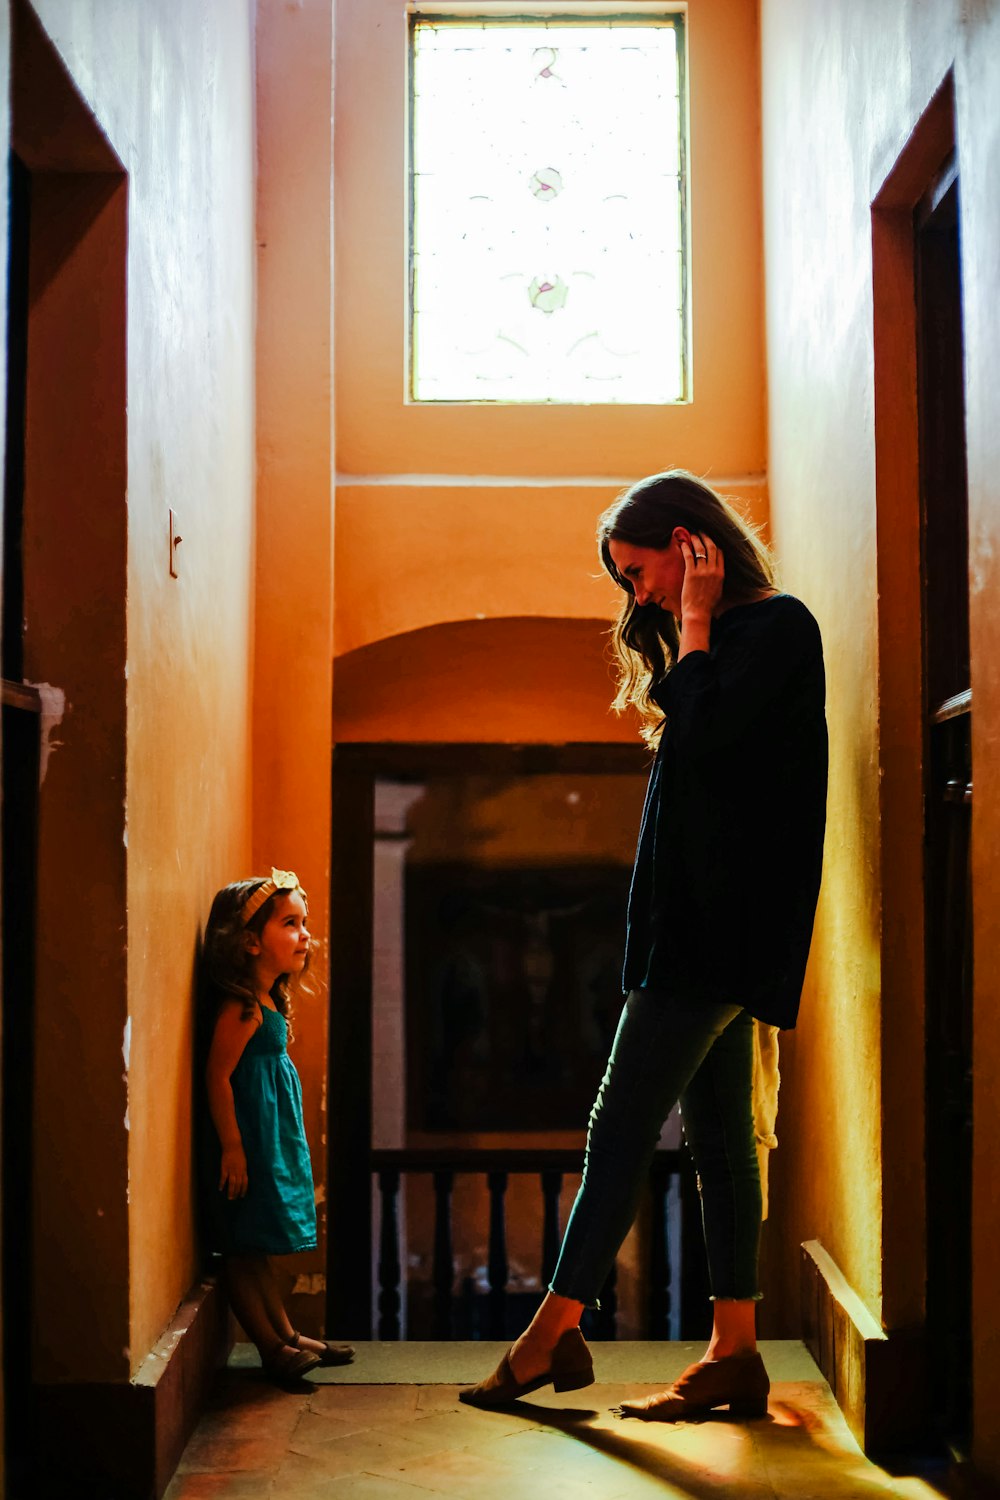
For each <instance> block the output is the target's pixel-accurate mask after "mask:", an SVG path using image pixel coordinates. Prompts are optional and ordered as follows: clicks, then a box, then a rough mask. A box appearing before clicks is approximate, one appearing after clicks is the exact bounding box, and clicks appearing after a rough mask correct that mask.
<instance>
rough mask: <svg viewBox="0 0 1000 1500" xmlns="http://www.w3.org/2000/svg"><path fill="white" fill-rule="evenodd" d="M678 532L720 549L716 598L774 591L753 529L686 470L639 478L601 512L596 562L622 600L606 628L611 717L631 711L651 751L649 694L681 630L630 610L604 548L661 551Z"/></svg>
mask: <svg viewBox="0 0 1000 1500" xmlns="http://www.w3.org/2000/svg"><path fill="white" fill-rule="evenodd" d="M677 526H683V527H684V528H685V529H686V530H688V531H693V532H697V533H698V534H699V535H700V536H707V537H710V538H711V540H712V541H713V542H714V543H715V545H716V546H717V547H718V548H719V549H720V550H721V552H722V555H723V558H724V560H725V569H726V574H725V584H724V587H723V595H722V597H723V599H724V600H725V601H726V603H727V604H739V603H741V602H743V601H747V600H750V599H752V598H756V597H757V596H758V595H759V594H760V593H761V592H762V591H764V590H768V589H773V588H774V587H775V566H774V561H773V559H772V557H771V554H770V552H769V551H768V549H767V547H766V546H765V544H764V543H763V542H762V541H761V539H760V535H759V532H758V529H757V528H756V527H755V526H753V525H751V523H750V522H749V521H746V520H744V518H743V517H742V516H741V515H740V514H739V512H738V511H737V510H736V509H735V508H734V507H733V506H732V505H731V504H730V502H729V501H728V500H725V499H723V497H722V496H721V495H718V494H716V492H715V490H713V489H712V487H711V485H708V484H705V482H704V480H701V479H698V478H696V476H695V475H694V474H689V473H688V472H687V470H686V469H667V470H665V471H664V472H663V473H662V474H651V475H650V476H649V478H648V479H640V480H639V481H638V483H637V484H633V485H632V486H631V487H630V488H629V489H627V490H626V491H625V493H624V494H623V495H619V497H618V499H617V500H616V501H615V502H614V504H613V505H610V506H609V507H608V509H607V510H606V511H605V512H604V514H603V515H602V516H601V518H600V520H599V521H598V523H597V544H598V547H599V549H600V555H601V562H602V564H603V565H604V567H605V568H606V569H607V571H608V573H609V574H610V575H611V577H612V578H613V579H614V581H615V583H616V584H617V585H618V587H619V588H620V589H621V590H622V592H623V593H624V594H625V596H626V597H625V599H624V600H623V602H622V606H621V609H620V610H619V613H618V618H617V620H616V621H615V623H614V625H613V627H612V630H611V649H612V655H613V658H614V662H615V666H616V668H617V685H618V690H617V692H616V694H615V697H614V699H613V701H612V705H611V706H612V708H613V709H614V710H615V712H616V713H622V712H623V711H624V710H625V709H626V708H629V707H634V708H635V709H636V710H637V711H638V713H639V715H640V718H641V719H642V726H641V730H640V733H641V734H642V736H643V738H644V739H645V740H646V741H647V742H648V743H649V744H654V745H655V744H656V743H657V742H658V740H659V737H660V734H661V732H662V728H663V714H662V712H661V711H660V709H659V708H658V707H657V706H656V704H655V703H654V702H653V700H652V698H651V696H650V692H651V689H652V688H653V687H654V686H655V685H656V684H657V683H658V682H661V681H662V680H663V678H664V677H665V676H666V674H667V673H668V672H669V671H670V669H671V667H672V666H673V665H674V662H675V661H676V659H677V649H678V646H679V644H680V626H679V623H678V621H677V619H676V618H675V616H674V615H672V614H670V613H669V611H667V610H663V609H660V608H659V607H658V606H657V605H655V604H636V602H635V591H634V589H633V587H632V583H631V581H630V580H629V579H628V578H626V577H625V575H624V574H623V573H619V571H618V569H617V568H616V567H615V565H614V562H613V561H612V559H611V552H610V547H609V543H610V542H612V541H619V542H628V543H630V544H631V545H632V546H633V547H655V548H657V549H658V550H662V549H665V548H667V547H669V546H670V545H671V543H672V538H673V533H674V528H675V527H677Z"/></svg>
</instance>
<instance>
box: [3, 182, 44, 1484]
mask: <svg viewBox="0 0 1000 1500" xmlns="http://www.w3.org/2000/svg"><path fill="white" fill-rule="evenodd" d="M8 186H9V200H8V212H9V220H8V223H9V234H10V250H9V256H8V271H7V420H6V445H5V450H4V518H3V527H4V550H3V557H4V580H3V583H4V598H3V645H2V660H3V725H2V734H3V861H2V879H3V934H4V943H3V1019H2V1026H3V1080H2V1087H3V1113H2V1126H0V1128H2V1132H3V1156H2V1169H0V1181H2V1194H3V1198H2V1202H3V1223H4V1236H3V1253H2V1281H0V1287H2V1295H3V1309H4V1319H3V1385H4V1468H5V1474H6V1480H7V1484H8V1486H9V1489H10V1491H11V1493H12V1494H15V1495H17V1494H20V1493H21V1492H22V1489H23V1487H24V1486H25V1485H26V1483H27V1482H28V1479H29V1472H28V1466H29V1450H28V1443H27V1433H28V1431H29V1422H30V1415H31V1382H30V1364H29V1362H28V1360H27V1359H26V1358H25V1353H26V1351H27V1350H28V1349H30V1347H31V1338H32V1309H33V1306H34V1285H33V1256H32V1235H31V1219H32V1148H31V1142H32V1129H31V1126H32V1085H31V1079H32V1073H33V1057H34V990H35V983H34V968H35V964H34V954H35V889H36V881H35V866H36V860H37V851H38V775H39V755H40V740H41V699H40V695H39V693H38V691H37V690H36V689H35V688H31V687H26V686H24V685H23V682H22V679H23V676H24V568H23V555H22V537H23V522H24V422H25V410H26V401H27V363H28V246H29V238H30V225H31V174H30V172H29V171H28V169H27V168H26V167H25V165H24V163H23V162H22V161H21V160H20V158H19V157H18V156H17V155H16V154H15V153H14V152H11V154H10V164H9V177H8Z"/></svg>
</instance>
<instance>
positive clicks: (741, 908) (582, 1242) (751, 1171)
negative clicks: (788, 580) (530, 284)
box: [460, 470, 827, 1421]
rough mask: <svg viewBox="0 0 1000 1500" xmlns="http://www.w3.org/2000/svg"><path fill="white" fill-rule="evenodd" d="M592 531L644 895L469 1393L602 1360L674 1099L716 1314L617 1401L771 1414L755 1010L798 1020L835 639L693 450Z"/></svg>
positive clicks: (660, 1411) (482, 1398) (683, 1412)
mask: <svg viewBox="0 0 1000 1500" xmlns="http://www.w3.org/2000/svg"><path fill="white" fill-rule="evenodd" d="M598 541H599V544H600V553H601V561H602V563H603V565H604V567H605V568H606V569H607V571H608V573H609V574H610V575H611V577H612V578H613V579H614V581H615V583H616V584H617V585H618V586H619V588H620V589H621V590H622V591H623V593H624V594H625V596H626V597H625V599H624V601H623V603H622V608H621V613H620V615H619V618H618V621H617V623H616V625H615V628H614V631H613V636H612V639H613V643H614V648H615V652H616V655H617V658H618V662H619V666H620V677H619V688H618V695H617V698H616V699H615V708H616V709H618V710H619V711H621V710H622V709H623V708H625V707H627V706H629V705H632V706H634V707H636V708H637V709H638V710H639V712H640V714H641V715H642V716H643V719H644V720H645V728H644V731H643V732H644V734H645V736H646V738H647V739H648V740H649V742H650V743H651V744H655V745H656V757H655V760H654V762H653V766H652V769H651V772H650V778H649V787H648V790H647V793H646V801H645V806H644V808H643V813H642V822H641V825H640V830H639V842H638V849H637V852H636V859H635V868H634V871H633V875H632V887H631V892H630V895H629V907H628V931H627V938H626V946H625V964H624V974H623V984H622V988H623V991H624V992H625V995H626V997H627V998H626V1002H625V1007H624V1010H623V1011H622V1017H621V1021H620V1023H619V1027H618V1032H617V1035H616V1037H615V1041H614V1045H613V1047H612V1051H611V1058H610V1061H609V1063H608V1067H607V1071H606V1073H605V1075H604V1080H603V1082H602V1084H601V1087H600V1090H599V1092H598V1096H597V1101H596V1103H595V1104H594V1108H593V1110H592V1112H591V1117H590V1126H589V1131H588V1136H587V1153H586V1163H585V1169H584V1175H583V1181H582V1183H581V1186H580V1191H579V1194H578V1196H577V1199H576V1203H575V1204H574V1207H573V1212H572V1214H571V1216H570V1220H569V1223H568V1225H567V1228H566V1235H565V1238H564V1240H563V1245H562V1249H561V1252H560V1256H559V1261H558V1264H557V1266H556V1270H555V1273H554V1275H553V1278H552V1282H551V1286H550V1288H549V1291H548V1293H547V1295H546V1297H545V1299H544V1301H543V1302H542V1304H541V1306H540V1307H539V1309H538V1312H537V1313H536V1314H535V1317H534V1319H533V1320H532V1322H531V1324H530V1326H529V1327H528V1328H527V1329H526V1331H525V1332H524V1333H523V1334H522V1335H521V1337H520V1338H519V1339H518V1340H517V1341H516V1342H515V1343H514V1345H513V1346H512V1347H511V1349H510V1350H509V1351H508V1353H507V1354H506V1355H505V1356H504V1358H503V1360H502V1361H501V1363H500V1365H499V1367H498V1368H497V1370H496V1371H495V1372H494V1374H493V1375H491V1376H489V1378H488V1379H486V1380H484V1381H481V1382H480V1384H479V1385H477V1386H474V1387H472V1388H471V1389H470V1390H467V1391H463V1392H461V1393H460V1394H461V1399H462V1400H464V1401H467V1402H470V1403H471V1404H473V1405H476V1406H484V1407H490V1406H502V1405H505V1404H506V1403H507V1402H509V1401H512V1400H515V1399H517V1398H518V1397H519V1396H522V1395H524V1394H525V1393H526V1392H527V1391H530V1390H537V1389H538V1388H539V1387H540V1386H542V1385H546V1384H548V1383H549V1382H550V1381H551V1383H552V1384H553V1385H554V1386H555V1388H556V1389H557V1390H573V1389H577V1388H579V1387H581V1386H584V1385H588V1384H590V1383H591V1381H592V1380H593V1366H592V1362H591V1359H590V1354H589V1351H588V1350H587V1347H586V1344H585V1343H584V1340H583V1337H582V1335H581V1334H580V1330H579V1326H578V1325H579V1321H580V1317H581V1314H582V1312H583V1309H584V1307H594V1306H596V1305H597V1295H598V1292H599V1289H600V1288H601V1286H602V1285H603V1283H604V1280H605V1278H606V1276H607V1274H608V1272H609V1271H610V1269H611V1266H612V1264H613V1263H614V1258H615V1255H616V1252H617V1250H618V1247H619V1245H620V1244H621V1242H622V1240H623V1239H624V1237H625V1235H626V1233H627V1232H628V1229H629V1226H630V1225H631V1223H632V1220H633V1218H634V1217H635V1212H636V1207H637V1204H638V1199H639V1194H640V1191H641V1188H642V1184H643V1182H644V1179H645V1176H646V1172H647V1169H648V1166H649V1162H650V1158H651V1156H652V1153H653V1151H654V1149H655V1147H656V1143H657V1140H658V1138H659V1134H660V1128H661V1126H662V1123H663V1121H664V1119H665V1118H666V1116H667V1115H668V1114H669V1112H670V1110H671V1109H672V1108H673V1106H674V1104H675V1103H676V1102H677V1100H678V1099H679V1100H680V1104H681V1113H682V1117H683V1120H684V1130H685V1135H686V1138H687V1142H688V1145H689V1147H690V1149H691V1152H692V1155H693V1157H694V1161H695V1165H696V1167H697V1170H698V1177H699V1181H700V1189H701V1205H702V1219H703V1226H704V1233H705V1243H706V1249H707V1252H708V1263H709V1274H710V1281H711V1288H712V1299H713V1331H712V1337H711V1340H710V1342H709V1345H708V1349H707V1351H706V1353H705V1355H704V1356H703V1358H702V1359H701V1360H700V1361H699V1362H698V1363H697V1364H694V1365H691V1366H690V1367H689V1368H688V1369H687V1370H685V1372H684V1374H683V1375H682V1376H681V1377H680V1379H679V1380H678V1381H677V1382H676V1384H675V1385H673V1386H671V1387H670V1388H669V1389H668V1390H666V1391H663V1392H661V1393H660V1394H659V1395H656V1396H652V1397H649V1398H648V1399H646V1400H645V1401H627V1402H625V1403H623V1405H622V1407H620V1408H619V1409H618V1411H619V1414H620V1415H622V1416H637V1417H642V1418H645V1419H647V1420H650V1419H652V1420H660V1421H674V1420H676V1419H678V1418H680V1417H687V1416H692V1415H695V1414H698V1413H703V1412H705V1411H708V1410H710V1409H712V1408H713V1407H717V1406H728V1407H729V1409H730V1412H731V1413H734V1414H736V1415H745V1416H754V1415H759V1416H763V1414H764V1412H765V1410H766V1405H767V1393H768V1390H769V1382H768V1378H767V1373H766V1371H765V1369H764V1366H763V1363H762V1361H761V1359H760V1356H759V1354H758V1353H757V1345H756V1323H755V1314H756V1304H757V1301H758V1299H759V1297H760V1292H759V1289H758V1284H757V1256H758V1246H759V1240H760V1223H761V1187H760V1174H759V1170H758V1165H757V1152H756V1148H755V1147H756V1143H755V1137H754V1126H753V1119H752V1112H751V1077H752V1065H753V1033H754V1020H755V1018H756V1019H758V1020H761V1021H764V1022H766V1023H768V1024H769V1025H771V1026H779V1027H791V1026H794V1025H795V1020H796V1015H797V1012H798V1005H799V996H800V992H801V988H802V980H803V976H804V973H805V966H806V958H807V956H808V951H809V942H810V938H811V934H812V924H813V916H814V913H815V907H816V898H817V895H818V892H819V882H820V870H821V864H822V853H823V831H824V824H825V813H826V774H827V740H826V721H825V715H824V702H825V680H824V672H823V652H822V644H821V641H820V634H819V629H818V627H817V625H816V622H815V620H814V619H813V617H812V615H811V614H810V613H809V611H808V610H807V609H806V607H805V606H804V605H803V604H801V603H800V602H799V600H797V599H795V598H793V597H792V596H791V595H790V594H785V593H781V592H780V591H779V590H778V589H777V587H776V585H775V581H774V571H773V566H772V563H771V560H770V558H769V556H768V554H767V551H766V550H765V548H764V547H763V546H762V544H761V543H760V542H759V541H758V539H757V537H756V535H755V533H754V531H753V529H752V528H751V527H750V526H748V525H747V523H746V522H745V521H743V520H742V518H741V517H740V516H739V515H738V514H737V513H736V511H734V510H733V509H732V507H731V506H730V505H728V504H727V502H726V501H725V500H723V499H722V498H721V497H720V496H718V495H717V494H716V493H715V492H714V491H713V490H712V489H710V487H709V486H708V485H707V484H704V483H702V481H701V480H699V479H696V478H695V477H694V476H693V475H691V474H688V473H685V472H684V471H683V470H671V471H669V472H667V473H664V474H656V475H653V476H652V477H651V478H649V479H643V480H641V481H640V482H639V483H638V484H636V485H633V486H632V488H631V489H629V490H628V491H627V492H626V493H625V494H624V495H623V496H622V497H621V498H620V499H619V500H617V501H616V502H615V504H614V505H612V506H611V508H610V509H609V510H607V511H606V512H605V513H604V515H603V516H602V517H601V520H600V523H599V527H598Z"/></svg>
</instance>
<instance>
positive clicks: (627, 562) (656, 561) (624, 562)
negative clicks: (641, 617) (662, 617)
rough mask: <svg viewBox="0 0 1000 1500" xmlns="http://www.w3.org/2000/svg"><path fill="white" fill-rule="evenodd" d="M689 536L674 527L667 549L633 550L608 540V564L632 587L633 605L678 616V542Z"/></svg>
mask: <svg viewBox="0 0 1000 1500" xmlns="http://www.w3.org/2000/svg"><path fill="white" fill-rule="evenodd" d="M689 540H690V533H689V532H687V531H684V530H683V528H681V527H677V529H676V530H675V531H674V534H673V536H672V537H671V538H670V545H669V547H634V546H633V545H632V543H631V542H620V541H619V540H618V539H617V537H612V539H611V541H610V542H609V543H608V552H609V553H610V554H611V561H612V562H613V563H614V565H615V567H616V568H617V569H618V571H619V573H620V574H621V575H622V577H623V578H627V579H628V581H629V583H630V584H631V585H632V590H633V593H634V594H635V602H636V604H655V605H656V606H657V608H658V609H666V610H669V612H670V613H671V614H672V615H677V616H678V617H679V616H680V612H681V591H682V589H683V587H684V554H683V553H682V552H681V548H680V544H681V541H689Z"/></svg>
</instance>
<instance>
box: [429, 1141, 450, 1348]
mask: <svg viewBox="0 0 1000 1500" xmlns="http://www.w3.org/2000/svg"><path fill="white" fill-rule="evenodd" d="M454 1183H455V1174H454V1172H447V1171H443V1170H442V1171H438V1172H435V1173H434V1337H435V1338H436V1339H450V1338H452V1337H453V1328H452V1317H451V1292H452V1287H453V1285H454V1281H455V1254H454V1250H453V1248H452V1239H451V1190H452V1187H453V1186H454Z"/></svg>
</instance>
